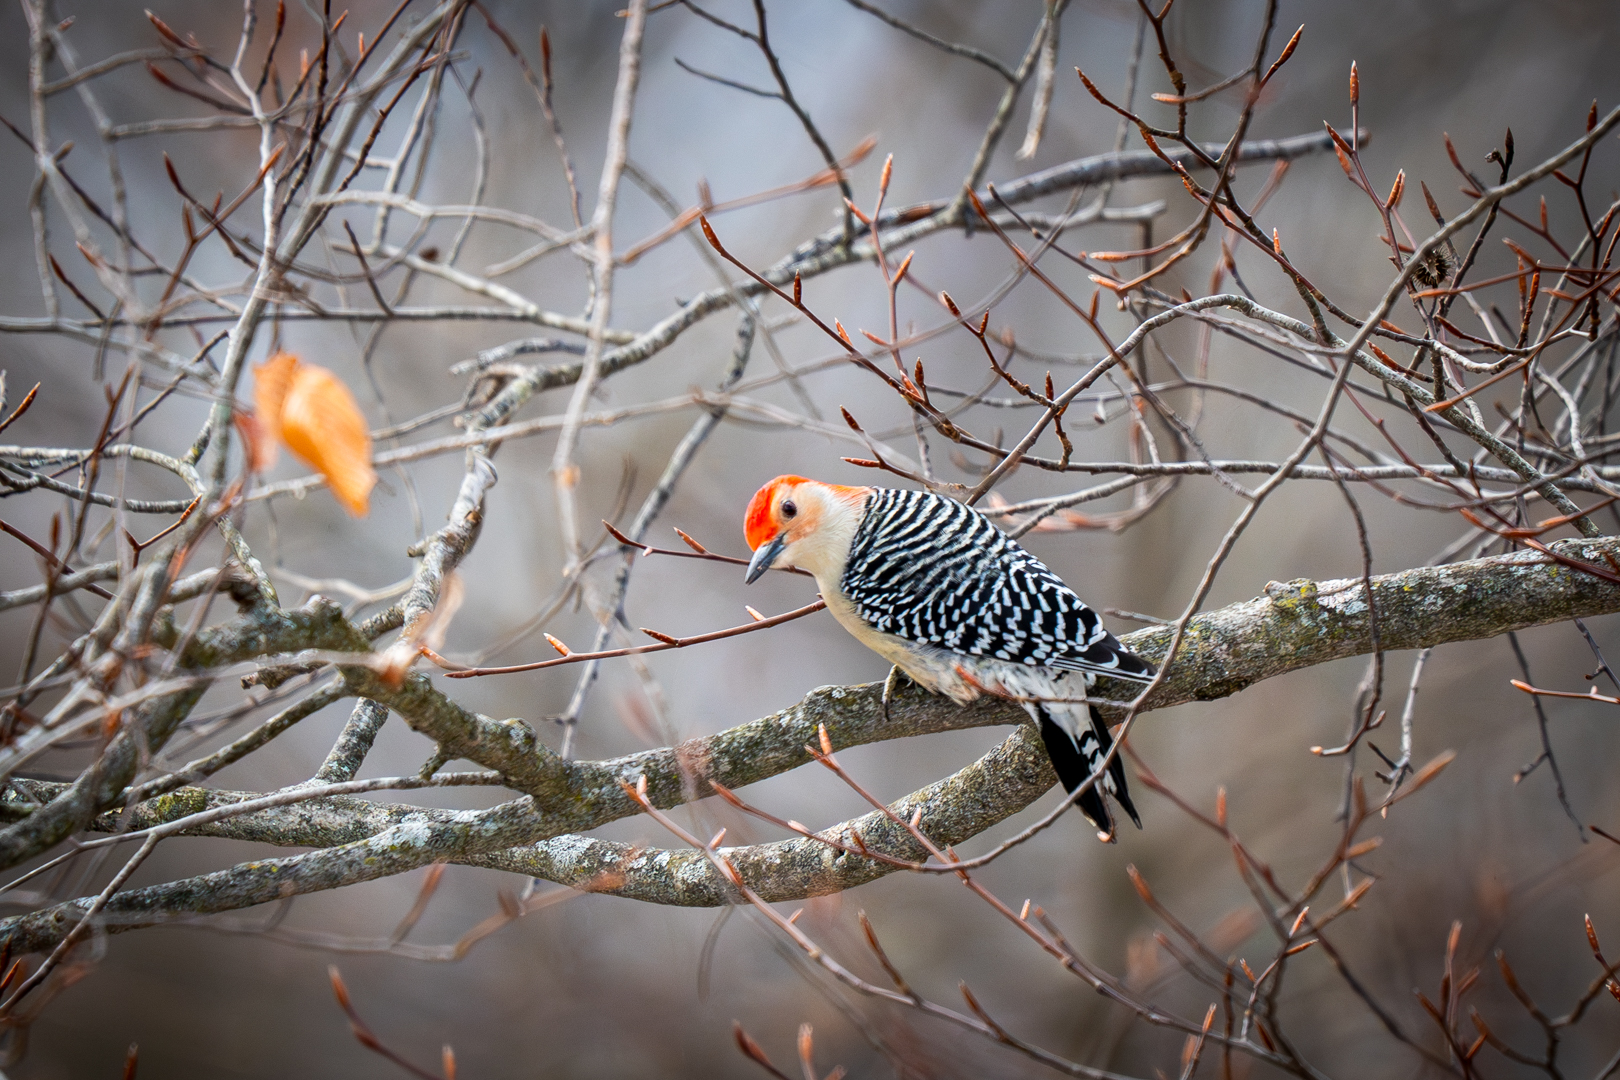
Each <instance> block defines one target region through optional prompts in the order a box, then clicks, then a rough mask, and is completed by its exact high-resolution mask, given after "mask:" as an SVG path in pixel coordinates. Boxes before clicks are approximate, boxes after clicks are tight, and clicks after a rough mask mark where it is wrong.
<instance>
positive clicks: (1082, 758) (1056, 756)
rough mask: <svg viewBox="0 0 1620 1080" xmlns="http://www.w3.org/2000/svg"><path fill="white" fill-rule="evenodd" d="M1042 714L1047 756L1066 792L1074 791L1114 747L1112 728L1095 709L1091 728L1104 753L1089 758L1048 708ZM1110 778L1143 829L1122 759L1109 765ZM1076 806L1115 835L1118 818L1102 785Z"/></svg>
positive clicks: (1117, 796)
mask: <svg viewBox="0 0 1620 1080" xmlns="http://www.w3.org/2000/svg"><path fill="white" fill-rule="evenodd" d="M1038 712H1039V720H1040V730H1041V741H1042V742H1043V743H1045V744H1046V754H1047V756H1048V757H1050V758H1051V759H1052V769H1053V771H1054V772H1056V773H1057V775H1058V779H1059V780H1060V781H1062V783H1063V790H1065V791H1069V792H1073V791H1074V790H1075V789H1076V788H1078V787H1079V786H1080V785H1081V784H1083V783H1085V782H1086V778H1087V777H1089V776H1090V775H1091V770H1092V769H1094V768H1096V766H1097V761H1098V760H1099V757H1100V755H1101V754H1106V753H1107V752H1108V748H1109V747H1110V746H1112V745H1113V739H1112V738H1111V737H1110V736H1109V734H1108V725H1106V724H1105V723H1103V719H1102V714H1101V713H1099V712H1098V711H1097V709H1096V707H1095V706H1092V707H1091V727H1092V731H1093V733H1095V735H1096V737H1097V742H1098V744H1099V746H1100V750H1098V751H1097V754H1098V755H1099V756H1093V757H1088V756H1087V755H1086V753H1085V752H1084V751H1082V750H1081V748H1080V745H1079V743H1078V742H1077V741H1076V740H1075V739H1074V737H1073V736H1071V735H1070V734H1069V733H1068V732H1067V731H1064V730H1063V729H1062V728H1061V727H1059V726H1058V725H1057V724H1056V723H1054V722H1053V721H1052V718H1051V716H1050V715H1048V713H1047V711H1046V709H1044V708H1038ZM1108 777H1109V779H1111V780H1112V781H1113V786H1114V791H1113V793H1112V794H1113V795H1114V798H1115V799H1116V800H1117V801H1118V802H1119V805H1120V807H1121V808H1122V809H1123V810H1124V811H1125V813H1127V814H1129V815H1130V818H1131V821H1132V822H1134V823H1135V825H1136V827H1137V828H1138V829H1140V828H1141V827H1142V819H1141V818H1140V817H1138V816H1137V813H1136V807H1135V806H1134V805H1132V803H1131V796H1130V791H1129V790H1128V789H1127V788H1126V786H1125V764H1124V762H1122V761H1121V760H1120V759H1119V757H1118V756H1116V757H1115V758H1114V760H1113V761H1111V762H1109V763H1108ZM1075 805H1076V806H1077V807H1079V808H1080V812H1081V813H1082V814H1084V815H1085V816H1086V820H1087V821H1089V822H1091V823H1092V824H1093V825H1095V826H1096V827H1097V828H1098V829H1099V830H1101V831H1102V832H1105V833H1108V834H1109V835H1110V836H1112V835H1113V832H1114V816H1113V814H1111V813H1110V812H1109V810H1108V801H1107V800H1106V799H1105V798H1104V797H1103V792H1102V790H1101V789H1100V787H1099V785H1096V784H1093V785H1092V786H1091V787H1090V788H1089V789H1087V790H1086V791H1085V792H1084V793H1083V794H1082V795H1081V796H1080V797H1079V798H1078V799H1076V800H1075Z"/></svg>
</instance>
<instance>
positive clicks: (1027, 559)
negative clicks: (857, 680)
mask: <svg viewBox="0 0 1620 1080" xmlns="http://www.w3.org/2000/svg"><path fill="white" fill-rule="evenodd" d="M744 534H745V536H746V538H747V541H748V546H749V548H750V549H751V550H752V551H753V558H752V559H751V560H750V561H749V563H748V570H747V573H746V575H745V581H746V583H749V584H752V583H753V582H754V581H757V580H758V579H759V577H760V576H761V575H762V574H764V573H765V571H767V570H769V569H770V568H771V567H773V566H793V567H797V568H798V569H801V570H804V571H807V572H809V573H810V574H811V575H812V576H814V577H815V579H816V585H817V586H818V587H819V588H820V590H821V596H822V599H823V600H824V601H825V602H826V604H827V609H828V610H829V611H830V612H832V615H833V617H834V618H835V619H837V620H838V622H839V623H840V624H842V625H843V627H844V628H845V629H846V630H848V631H849V632H850V633H851V634H853V635H854V636H855V638H856V639H857V640H859V641H860V642H861V643H862V644H863V645H865V646H867V647H868V648H870V649H871V650H872V651H873V652H875V653H877V654H878V655H879V656H881V657H883V658H884V659H885V660H887V661H889V662H890V663H891V664H893V665H894V666H895V668H897V669H898V670H900V671H903V672H905V674H906V675H908V676H910V677H911V679H912V681H914V682H916V683H917V684H918V685H919V686H922V687H923V688H925V689H927V690H930V691H933V692H934V693H938V694H943V695H945V696H946V697H949V698H950V699H951V700H953V701H955V702H957V703H958V704H961V705H965V704H967V703H968V702H970V701H973V700H975V699H976V698H978V697H980V696H982V695H985V694H989V695H993V696H996V697H1003V698H1010V699H1012V700H1014V701H1017V702H1018V703H1019V704H1021V705H1022V706H1023V708H1024V710H1025V711H1026V712H1028V713H1029V715H1030V717H1031V718H1032V719H1033V720H1034V721H1035V723H1036V725H1037V727H1038V728H1039V730H1040V734H1041V740H1042V742H1043V743H1044V744H1045V746H1046V752H1047V755H1048V756H1049V757H1050V758H1051V759H1052V767H1053V770H1054V771H1055V772H1056V773H1057V775H1058V779H1059V780H1061V781H1062V783H1063V787H1064V789H1065V790H1066V791H1068V792H1069V793H1070V794H1071V795H1072V794H1073V793H1074V792H1075V790H1076V789H1078V788H1079V787H1080V786H1081V785H1082V784H1083V783H1084V782H1085V781H1086V779H1087V778H1088V777H1090V776H1091V774H1092V773H1093V772H1094V771H1095V770H1096V768H1097V765H1098V763H1099V762H1101V761H1102V759H1103V757H1104V756H1105V755H1106V754H1107V753H1108V751H1109V748H1110V747H1111V746H1112V745H1113V739H1112V737H1111V736H1110V735H1109V732H1108V725H1107V724H1105V723H1104V722H1103V718H1102V714H1101V713H1099V712H1098V711H1097V708H1096V706H1095V705H1092V704H1091V703H1090V702H1089V701H1087V700H1086V688H1087V687H1089V686H1091V685H1092V684H1093V682H1094V681H1095V679H1096V677H1097V676H1098V675H1107V676H1111V677H1113V678H1116V679H1125V680H1127V681H1131V682H1137V683H1147V682H1151V681H1152V680H1153V678H1154V675H1155V668H1154V666H1153V665H1152V664H1150V663H1149V662H1148V661H1146V660H1144V659H1142V658H1141V657H1140V656H1137V655H1136V654H1134V653H1132V652H1130V651H1129V650H1128V649H1126V648H1125V647H1124V646H1123V645H1122V644H1120V641H1119V639H1118V638H1116V637H1114V635H1113V634H1111V633H1109V632H1108V630H1107V629H1106V628H1105V627H1104V626H1103V623H1102V618H1101V616H1099V615H1098V614H1097V612H1095V611H1094V610H1092V609H1091V608H1090V607H1088V606H1086V603H1085V601H1083V600H1081V599H1080V597H1079V596H1078V595H1077V594H1076V593H1075V592H1074V590H1073V589H1071V588H1069V587H1068V586H1067V585H1065V584H1064V583H1063V581H1062V579H1061V578H1059V577H1058V576H1057V575H1056V574H1054V573H1053V572H1052V571H1051V570H1049V569H1047V567H1046V566H1045V565H1044V564H1043V563H1042V562H1041V561H1040V560H1039V559H1037V558H1035V556H1033V555H1031V554H1030V553H1029V552H1028V551H1026V550H1025V549H1024V548H1023V546H1022V545H1020V544H1019V543H1018V542H1017V541H1016V540H1013V539H1012V538H1011V537H1009V536H1007V535H1006V534H1005V533H1003V532H1002V531H1001V530H1000V529H998V528H996V526H995V525H994V523H992V522H991V521H990V519H989V518H987V517H985V516H984V515H983V514H981V513H979V512H978V511H977V510H974V509H973V508H972V507H970V506H967V505H964V504H963V503H961V502H958V501H957V500H955V499H952V498H949V497H947V496H944V495H937V494H934V493H932V492H927V491H911V490H906V489H902V488H880V487H850V486H845V485H842V484H826V483H822V482H821V481H818V480H809V479H806V478H804V477H802V476H792V475H784V476H778V477H776V478H775V479H774V480H771V481H770V482H769V483H767V484H765V486H763V487H761V488H760V489H759V491H758V492H756V493H755V494H754V497H753V499H752V500H751V501H750V502H749V504H748V511H747V516H746V518H745V520H744ZM893 678H894V672H893V671H892V670H891V673H890V682H889V683H885V702H886V701H887V691H888V687H889V685H891V684H892V680H893ZM1104 793H1106V794H1107V795H1109V796H1112V797H1113V799H1114V800H1115V801H1116V802H1118V803H1119V805H1120V807H1121V808H1122V809H1123V810H1124V811H1125V813H1127V814H1128V815H1130V818H1131V821H1133V822H1134V823H1135V824H1136V827H1137V828H1139V829H1140V828H1141V827H1142V819H1141V817H1140V816H1139V815H1138V814H1137V812H1136V807H1135V806H1134V805H1133V804H1132V802H1131V796H1130V791H1129V789H1128V788H1127V786H1126V782H1125V768H1124V765H1123V763H1122V762H1121V761H1120V759H1119V757H1118V755H1115V757H1114V758H1113V760H1111V761H1110V762H1109V764H1108V768H1107V770H1106V771H1105V772H1104V773H1103V774H1102V775H1101V776H1099V777H1098V778H1097V780H1096V782H1095V783H1094V784H1093V786H1092V787H1091V788H1089V789H1087V790H1086V791H1084V792H1082V793H1081V794H1080V795H1079V796H1078V798H1076V800H1075V802H1076V805H1077V806H1078V807H1079V808H1080V812H1081V813H1082V814H1084V815H1085V817H1086V819H1087V820H1088V821H1090V822H1091V823H1092V825H1094V826H1095V827H1096V828H1097V830H1098V837H1099V839H1101V840H1103V841H1104V842H1109V843H1111V842H1113V841H1114V840H1115V838H1116V833H1115V829H1114V819H1113V814H1112V812H1111V811H1110V809H1109V806H1108V801H1107V799H1105V798H1104Z"/></svg>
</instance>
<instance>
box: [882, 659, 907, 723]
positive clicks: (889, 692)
mask: <svg viewBox="0 0 1620 1080" xmlns="http://www.w3.org/2000/svg"><path fill="white" fill-rule="evenodd" d="M905 674H906V673H905V672H903V671H901V670H900V665H899V664H895V665H893V666H891V667H890V668H889V677H888V678H886V679H884V680H883V722H884V723H885V724H887V723H888V722H889V699H890V698H892V697H893V696H894V691H895V688H896V687H897V686H899V685H900V680H901V679H903V678H905Z"/></svg>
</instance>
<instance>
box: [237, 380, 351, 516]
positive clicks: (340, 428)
mask: <svg viewBox="0 0 1620 1080" xmlns="http://www.w3.org/2000/svg"><path fill="white" fill-rule="evenodd" d="M255 373H256V375H257V384H256V386H255V388H254V398H255V404H256V407H257V412H258V417H259V424H260V425H261V428H262V427H264V426H268V427H269V429H270V430H272V431H274V432H275V434H276V435H277V436H278V437H279V438H280V440H281V441H282V442H284V443H286V444H287V447H288V449H290V450H292V452H293V453H295V454H297V455H298V456H299V457H300V458H302V459H303V460H304V461H305V462H307V463H308V464H309V465H310V466H312V467H313V468H314V469H315V470H316V471H317V472H319V473H320V474H321V475H322V476H324V477H326V481H327V483H328V484H330V485H331V487H332V494H333V495H334V496H336V497H337V500H338V502H340V503H342V504H343V507H344V509H346V510H348V511H349V513H351V514H353V515H354V516H355V517H364V516H365V514H366V512H367V510H368V509H369V508H370V505H371V489H372V487H374V486H375V485H376V483H377V473H376V471H375V470H374V469H373V468H372V467H371V432H370V430H369V429H368V428H367V425H366V418H365V417H364V416H363V415H362V414H361V412H360V406H359V405H357V404H356V403H355V400H354V395H353V394H351V393H350V392H349V388H348V387H347V386H345V385H343V382H342V380H341V379H339V378H338V377H337V376H336V375H334V374H332V373H331V372H330V371H328V370H326V369H325V368H323V367H320V366H318V365H316V364H305V363H302V362H300V361H299V359H298V358H297V357H296V356H293V355H292V354H291V353H279V354H277V355H276V356H275V357H273V358H272V359H271V360H270V361H269V363H266V364H263V365H261V366H260V367H259V368H257V369H256V372H255Z"/></svg>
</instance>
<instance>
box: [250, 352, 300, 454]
mask: <svg viewBox="0 0 1620 1080" xmlns="http://www.w3.org/2000/svg"><path fill="white" fill-rule="evenodd" d="M297 368H298V357H296V356H294V355H293V354H292V353H285V352H284V353H276V355H274V356H272V357H271V358H270V359H269V360H266V361H265V362H264V363H262V364H260V365H259V366H257V367H255V368H254V369H253V416H254V420H255V422H256V426H257V427H258V429H259V437H258V438H257V439H256V440H255V441H254V445H253V446H252V447H251V451H250V453H251V457H252V459H253V460H252V462H251V465H252V468H253V471H254V472H263V471H264V470H265V469H268V468H269V467H270V466H272V465H274V464H275V463H276V448H277V446H278V445H279V444H280V442H281V434H280V433H281V407H282V404H283V403H284V402H285V401H286V400H287V389H288V388H289V387H290V386H291V385H292V379H293V372H294V371H295V370H297Z"/></svg>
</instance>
